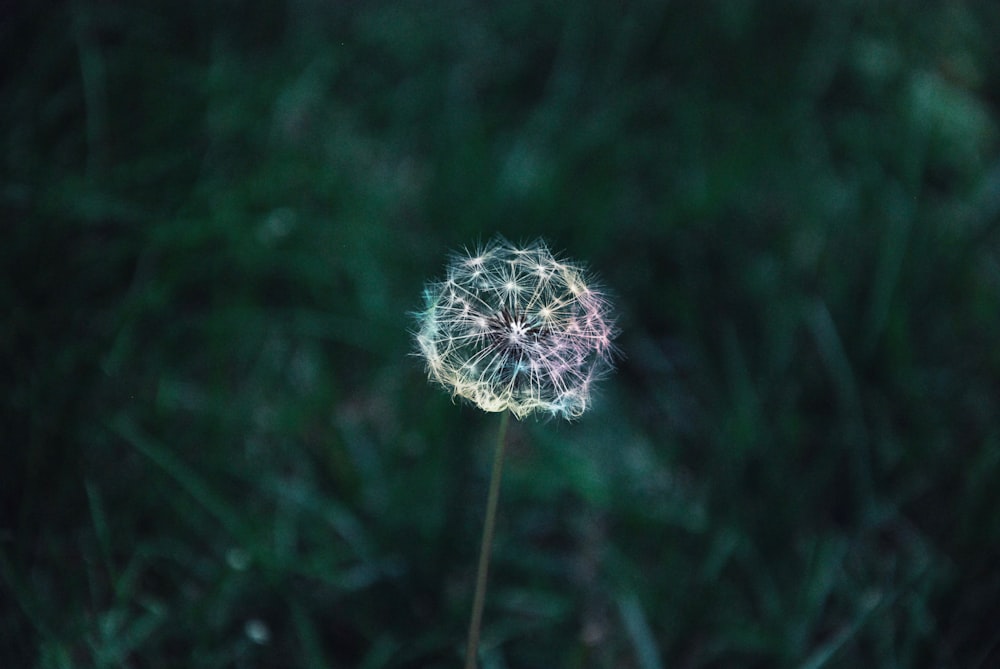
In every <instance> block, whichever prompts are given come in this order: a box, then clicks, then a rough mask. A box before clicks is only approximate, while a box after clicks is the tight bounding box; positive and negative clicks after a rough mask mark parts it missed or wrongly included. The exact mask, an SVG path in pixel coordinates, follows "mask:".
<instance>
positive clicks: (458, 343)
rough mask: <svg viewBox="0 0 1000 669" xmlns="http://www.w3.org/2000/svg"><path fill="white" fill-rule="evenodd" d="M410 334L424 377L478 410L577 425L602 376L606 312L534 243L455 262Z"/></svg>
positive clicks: (586, 286)
mask: <svg viewBox="0 0 1000 669" xmlns="http://www.w3.org/2000/svg"><path fill="white" fill-rule="evenodd" d="M417 319H418V325H419V329H418V330H417V332H416V333H415V337H416V342H417V347H418V349H419V353H420V355H422V356H423V358H424V360H425V362H426V364H427V373H428V376H429V378H430V379H431V380H432V381H434V382H436V383H438V384H440V385H441V386H443V387H444V388H446V389H447V390H449V391H450V392H451V393H452V395H453V396H458V397H463V398H465V399H467V400H469V401H471V402H472V403H473V404H475V405H476V406H478V407H479V408H480V409H483V410H484V411H506V410H509V411H510V412H511V413H513V414H514V415H515V416H517V417H518V418H523V417H525V416H527V415H528V414H531V413H533V412H535V411H539V412H543V413H549V414H552V415H554V416H562V417H564V418H567V419H573V418H577V417H579V416H580V415H581V414H583V412H584V411H586V410H587V408H588V407H589V406H590V390H591V386H592V383H593V381H594V379H596V378H598V377H599V376H600V375H601V374H602V373H603V372H605V371H606V370H607V369H609V368H610V362H611V357H612V354H613V350H614V349H613V344H612V340H613V339H614V336H615V334H616V330H615V325H614V320H613V318H612V315H611V306H610V303H609V301H608V299H607V297H606V296H605V295H604V294H603V293H602V292H601V291H600V289H599V288H597V287H596V286H594V285H592V283H591V280H590V277H588V276H587V274H586V273H585V272H584V270H583V269H582V268H581V267H580V266H579V265H577V264H575V263H572V262H570V261H567V260H562V259H559V258H557V257H556V256H554V255H553V254H552V252H551V251H549V249H548V247H546V246H545V244H544V243H542V242H541V241H537V242H534V243H533V244H529V245H527V246H524V247H516V246H514V245H513V244H511V243H510V242H508V241H507V240H506V239H503V238H502V237H499V236H498V237H495V238H494V239H493V240H492V241H490V242H489V243H488V244H487V245H486V246H484V247H482V248H477V249H475V250H474V251H472V252H469V251H466V252H465V253H461V254H456V255H454V256H453V257H452V259H451V262H449V264H448V266H447V269H446V271H445V279H444V280H443V281H437V282H433V283H430V284H428V285H427V286H426V288H425V290H424V309H423V311H421V312H420V313H419V314H417Z"/></svg>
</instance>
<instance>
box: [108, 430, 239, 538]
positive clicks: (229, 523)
mask: <svg viewBox="0 0 1000 669" xmlns="http://www.w3.org/2000/svg"><path fill="white" fill-rule="evenodd" d="M110 427H111V429H112V430H113V431H114V432H115V433H116V434H118V436H120V437H121V438H122V439H124V440H125V441H126V442H128V443H129V444H130V445H131V446H132V447H133V448H135V449H136V450H137V451H139V452H140V453H142V454H143V455H145V456H146V457H147V458H149V459H150V460H152V461H153V463H154V464H156V465H157V466H158V467H160V468H161V469H162V470H163V471H165V472H166V473H167V474H168V475H169V476H170V477H171V478H173V479H174V480H175V481H176V482H177V483H178V485H180V487H181V488H183V489H184V491H185V492H187V493H188V494H189V495H191V497H193V498H194V499H195V500H196V501H197V502H198V503H199V504H201V505H202V506H203V507H204V508H205V509H206V510H207V511H208V512H209V513H210V514H212V515H213V516H215V518H216V519H217V520H218V521H219V522H220V523H222V525H223V526H225V527H226V529H228V530H229V531H230V532H231V533H232V534H233V535H234V536H237V537H245V536H246V534H247V531H246V528H245V526H244V525H243V522H242V521H241V520H240V514H239V513H237V512H236V510H235V509H233V507H231V506H230V505H229V504H227V503H226V502H225V501H224V500H223V499H222V498H221V497H219V496H217V495H215V494H214V493H213V492H212V491H211V489H210V488H209V487H208V485H206V484H205V482H204V481H202V480H201V478H199V477H198V476H197V475H196V474H195V473H194V472H193V471H192V470H191V469H189V468H188V466H187V465H185V464H184V463H183V462H181V460H180V459H179V458H177V457H176V456H174V455H173V454H172V453H171V452H170V451H169V450H168V449H166V448H164V447H163V446H161V445H160V444H158V443H157V442H156V441H155V440H153V439H151V438H149V437H147V436H146V435H145V434H143V433H142V431H141V430H140V429H139V427H138V426H137V425H136V424H135V422H134V421H133V420H132V419H131V418H129V417H128V416H127V415H125V414H119V415H118V416H116V417H115V418H114V419H112V420H111V421H110Z"/></svg>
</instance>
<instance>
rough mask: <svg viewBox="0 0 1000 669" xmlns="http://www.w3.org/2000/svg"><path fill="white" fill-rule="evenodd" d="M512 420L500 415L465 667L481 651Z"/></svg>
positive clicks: (473, 667) (473, 664)
mask: <svg viewBox="0 0 1000 669" xmlns="http://www.w3.org/2000/svg"><path fill="white" fill-rule="evenodd" d="M509 422H510V412H509V411H504V412H503V416H501V417H500V430H499V432H497V448H496V454H495V455H494V456H493V473H492V474H490V493H489V497H488V498H487V499H486V519H485V521H484V523H483V543H482V544H481V545H480V547H479V570H478V571H477V572H476V596H475V598H474V599H473V603H472V619H471V620H470V621H469V645H468V647H466V649H465V669H476V655H478V653H479V628H480V625H481V623H482V622H483V604H484V603H485V602H486V575H487V573H488V572H489V569H490V552H491V551H492V547H493V528H494V526H495V525H496V519H497V502H498V501H499V500H500V474H501V473H502V472H503V454H504V447H505V446H506V444H507V423H509Z"/></svg>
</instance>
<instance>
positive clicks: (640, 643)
mask: <svg viewBox="0 0 1000 669" xmlns="http://www.w3.org/2000/svg"><path fill="white" fill-rule="evenodd" d="M618 610H619V612H620V613H621V616H622V622H623V623H624V624H625V631H626V632H628V636H629V639H630V640H631V641H632V646H633V647H634V648H635V655H636V659H637V660H638V662H639V667H640V669H663V662H662V661H661V660H660V651H659V649H658V648H657V647H656V640H655V639H654V638H653V631H652V630H651V629H650V628H649V622H648V621H647V620H646V613H645V611H643V609H642V604H641V603H640V602H639V598H638V597H637V596H636V595H635V593H628V594H627V595H624V596H622V597H619V598H618Z"/></svg>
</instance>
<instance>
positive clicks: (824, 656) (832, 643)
mask: <svg viewBox="0 0 1000 669" xmlns="http://www.w3.org/2000/svg"><path fill="white" fill-rule="evenodd" d="M882 601H883V600H882V598H881V597H880V596H879V595H877V594H872V595H869V596H867V597H865V598H864V600H863V602H862V604H861V610H860V611H858V614H857V616H856V617H855V618H854V622H852V623H851V624H850V625H845V626H844V627H843V628H842V629H841V630H840V631H839V632H837V633H836V634H835V635H833V637H832V638H831V639H830V640H829V641H827V642H826V643H824V644H823V645H822V646H820V647H819V648H817V649H816V650H815V651H813V653H812V655H810V656H809V657H807V658H806V661H805V662H803V663H802V664H800V665H799V669H821V668H822V667H824V666H826V665H827V664H828V663H829V662H830V660H831V659H833V656H834V655H836V654H837V651H839V650H840V649H841V648H843V646H844V644H846V643H847V642H848V641H850V639H851V638H852V637H853V636H854V635H855V634H857V633H858V630H860V629H861V628H862V627H863V626H864V624H865V621H867V620H868V616H870V615H871V613H872V611H874V610H875V609H877V608H878V606H879V604H881V603H882Z"/></svg>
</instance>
